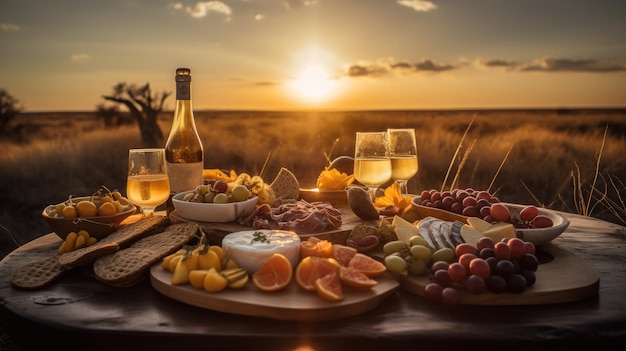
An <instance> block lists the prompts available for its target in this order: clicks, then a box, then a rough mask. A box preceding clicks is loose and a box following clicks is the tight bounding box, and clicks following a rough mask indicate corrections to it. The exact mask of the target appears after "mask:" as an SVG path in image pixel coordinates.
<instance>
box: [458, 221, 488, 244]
mask: <svg viewBox="0 0 626 351" xmlns="http://www.w3.org/2000/svg"><path fill="white" fill-rule="evenodd" d="M483 236H484V235H483V232H480V231H478V230H477V229H476V228H474V227H472V226H471V225H467V224H465V225H463V226H462V227H461V237H462V238H463V241H465V242H466V243H468V244H470V245H472V246H473V247H476V244H477V243H478V240H480V238H482V237H483Z"/></svg>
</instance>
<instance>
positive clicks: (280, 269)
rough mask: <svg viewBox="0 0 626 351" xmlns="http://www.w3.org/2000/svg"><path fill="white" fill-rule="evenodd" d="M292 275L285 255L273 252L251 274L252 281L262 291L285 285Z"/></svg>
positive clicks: (274, 289) (280, 287) (291, 268)
mask: <svg viewBox="0 0 626 351" xmlns="http://www.w3.org/2000/svg"><path fill="white" fill-rule="evenodd" d="M292 277H293V267H292V266H291V262H290V261H289V259H288V258H287V257H285V255H283V254H280V253H274V254H272V255H271V256H270V257H268V258H267V259H266V260H265V261H263V263H261V266H260V267H259V270H258V271H256V272H254V274H253V275H252V282H253V283H254V285H256V287H257V288H259V289H260V290H263V291H278V290H281V289H283V288H285V287H286V286H287V284H289V282H290V281H291V278H292Z"/></svg>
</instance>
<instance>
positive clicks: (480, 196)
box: [476, 190, 491, 200]
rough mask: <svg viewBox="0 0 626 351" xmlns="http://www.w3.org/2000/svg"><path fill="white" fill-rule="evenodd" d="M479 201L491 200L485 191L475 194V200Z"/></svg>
mask: <svg viewBox="0 0 626 351" xmlns="http://www.w3.org/2000/svg"><path fill="white" fill-rule="evenodd" d="M480 199H485V200H489V199H491V194H489V192H488V191H485V190H482V191H479V192H478V193H477V194H476V200H480Z"/></svg>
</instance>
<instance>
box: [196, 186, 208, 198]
mask: <svg viewBox="0 0 626 351" xmlns="http://www.w3.org/2000/svg"><path fill="white" fill-rule="evenodd" d="M196 192H197V193H198V194H200V195H202V196H204V195H205V194H206V193H208V192H209V187H208V186H207V185H204V184H203V185H198V186H197V187H196Z"/></svg>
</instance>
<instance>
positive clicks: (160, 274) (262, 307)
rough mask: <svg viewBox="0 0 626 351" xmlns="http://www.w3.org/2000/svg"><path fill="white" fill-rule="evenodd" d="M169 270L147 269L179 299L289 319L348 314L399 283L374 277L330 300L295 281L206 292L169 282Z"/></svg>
mask: <svg viewBox="0 0 626 351" xmlns="http://www.w3.org/2000/svg"><path fill="white" fill-rule="evenodd" d="M171 279H172V273H170V272H169V271H167V270H165V269H163V268H162V267H161V266H160V263H158V264H154V265H153V266H152V267H151V268H150V283H151V284H152V287H153V288H154V289H156V290H157V291H158V292H159V293H161V294H163V295H165V296H168V297H170V298H172V299H174V300H178V301H180V302H183V303H186V304H189V305H193V306H197V307H202V308H206V309H209V310H214V311H219V312H226V313H232V314H238V315H246V316H256V317H267V318H274V319H279V320H288V321H323V320H332V319H340V318H345V317H350V316H354V315H358V314H361V313H364V312H367V311H369V310H371V309H373V308H374V307H376V306H377V305H378V304H379V303H380V302H381V301H382V300H383V299H384V298H386V297H387V296H389V295H391V294H392V293H393V292H395V291H396V290H397V289H398V287H399V284H398V282H397V281H395V280H394V279H393V278H392V277H391V276H390V275H389V274H384V275H383V276H381V277H378V278H376V280H377V281H378V284H377V285H376V286H374V287H373V288H371V289H367V290H356V289H352V288H349V287H345V286H344V288H343V292H344V296H345V299H344V300H343V301H338V302H331V301H326V300H324V299H322V298H321V297H320V296H319V295H317V294H316V293H314V292H309V291H305V290H303V289H302V288H300V287H299V286H298V285H297V284H296V282H295V281H292V282H291V283H290V284H289V285H288V286H287V287H286V288H285V289H283V290H281V291H275V292H263V291H260V290H258V289H257V288H256V287H255V286H254V285H253V284H252V282H249V283H248V284H247V286H246V287H245V288H243V289H228V288H227V289H225V290H222V291H220V292H218V293H208V292H206V291H204V290H201V289H196V288H194V287H193V286H191V285H190V284H185V285H172V284H171V283H170V281H171Z"/></svg>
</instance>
